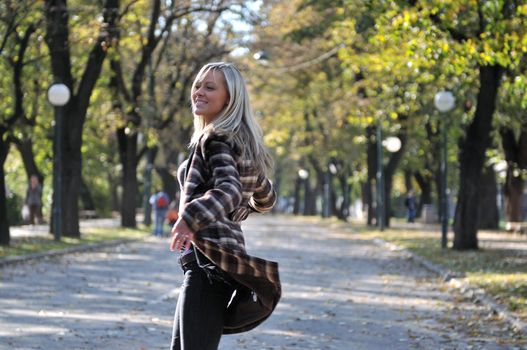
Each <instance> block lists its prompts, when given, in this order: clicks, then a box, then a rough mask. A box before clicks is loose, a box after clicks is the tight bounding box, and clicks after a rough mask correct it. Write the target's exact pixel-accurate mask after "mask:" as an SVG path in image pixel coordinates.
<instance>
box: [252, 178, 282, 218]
mask: <svg viewBox="0 0 527 350" xmlns="http://www.w3.org/2000/svg"><path fill="white" fill-rule="evenodd" d="M275 202H276V192H275V190H274V188H273V185H272V184H271V181H269V179H268V178H266V177H265V176H264V175H260V176H259V177H258V183H257V185H256V189H255V190H254V194H253V195H252V197H251V199H249V207H250V208H251V209H252V210H254V211H256V212H259V213H266V212H268V211H270V210H271V209H273V207H274V205H275Z"/></svg>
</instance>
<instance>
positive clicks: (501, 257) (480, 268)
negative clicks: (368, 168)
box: [359, 226, 527, 320]
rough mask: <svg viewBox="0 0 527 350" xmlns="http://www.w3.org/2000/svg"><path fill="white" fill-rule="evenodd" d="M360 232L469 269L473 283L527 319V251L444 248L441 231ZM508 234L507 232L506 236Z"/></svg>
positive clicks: (453, 267)
mask: <svg viewBox="0 0 527 350" xmlns="http://www.w3.org/2000/svg"><path fill="white" fill-rule="evenodd" d="M359 234H360V236H361V237H362V238H366V239H372V238H381V239H384V240H385V241H388V242H391V243H394V244H396V245H399V246H402V247H404V248H407V249H408V250H410V251H412V252H413V253H415V254H417V255H419V256H422V257H424V258H426V259H428V260H430V261H432V262H434V263H437V264H441V265H442V266H444V267H446V268H448V269H450V270H451V271H455V272H463V273H465V275H466V278H467V280H468V282H469V283H471V284H472V285H474V286H477V287H479V288H482V289H483V290H485V291H486V292H487V293H488V294H490V295H492V296H493V297H495V298H496V300H497V301H498V302H500V303H503V304H505V305H507V307H508V308H509V310H511V311H513V312H515V314H516V315H517V316H518V317H520V318H521V319H523V320H527V251H525V250H518V249H506V248H493V247H492V246H488V247H486V248H482V249H479V250H477V251H455V250H452V249H441V245H440V233H439V232H437V231H436V232H434V231H426V230H410V229H402V228H401V229H387V230H385V231H384V232H380V231H378V230H371V229H368V228H366V226H363V227H360V228H359ZM507 235H508V234H507V233H503V237H504V239H506V237H507ZM526 242H527V240H526Z"/></svg>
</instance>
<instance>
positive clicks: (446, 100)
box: [434, 91, 456, 248]
mask: <svg viewBox="0 0 527 350" xmlns="http://www.w3.org/2000/svg"><path fill="white" fill-rule="evenodd" d="M455 103H456V98H455V97H454V95H453V94H452V93H451V92H450V91H440V92H438V93H437V94H436V95H435V97H434V105H435V107H436V108H437V110H438V111H439V112H441V113H447V112H449V111H451V110H452V109H453V108H454V106H455ZM446 122H447V121H446V118H443V121H442V123H441V143H442V147H441V148H442V151H443V152H442V153H443V155H442V157H441V248H446V247H447V243H448V237H447V234H448V198H447V186H448V183H447V180H448V177H447V155H448V144H447V130H446V129H447V128H446Z"/></svg>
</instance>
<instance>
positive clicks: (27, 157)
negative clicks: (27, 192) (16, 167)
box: [15, 138, 44, 186]
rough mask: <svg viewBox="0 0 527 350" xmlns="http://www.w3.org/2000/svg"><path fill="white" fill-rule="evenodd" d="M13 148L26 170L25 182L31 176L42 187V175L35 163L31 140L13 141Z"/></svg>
mask: <svg viewBox="0 0 527 350" xmlns="http://www.w3.org/2000/svg"><path fill="white" fill-rule="evenodd" d="M15 146H16V148H17V149H18V152H19V153H20V156H21V157H22V162H23V163H24V169H25V170H26V174H27V180H28V182H29V179H30V178H31V175H36V176H37V177H38V180H39V182H40V184H41V185H42V186H43V185H44V175H42V172H40V170H39V169H38V166H37V163H36V162H35V153H34V152H33V140H32V139H31V138H27V139H23V140H17V141H15Z"/></svg>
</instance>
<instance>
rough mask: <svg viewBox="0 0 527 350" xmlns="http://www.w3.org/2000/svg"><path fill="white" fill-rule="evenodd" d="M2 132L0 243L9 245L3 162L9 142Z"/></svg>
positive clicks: (0, 154)
mask: <svg viewBox="0 0 527 350" xmlns="http://www.w3.org/2000/svg"><path fill="white" fill-rule="evenodd" d="M3 135H4V132H1V133H0V245H9V242H10V240H11V236H10V234H9V221H8V219H7V205H6V204H7V198H6V191H5V188H6V184H5V171H4V164H5V160H6V158H7V154H8V153H9V143H7V142H6V141H5V140H4V136H3Z"/></svg>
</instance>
